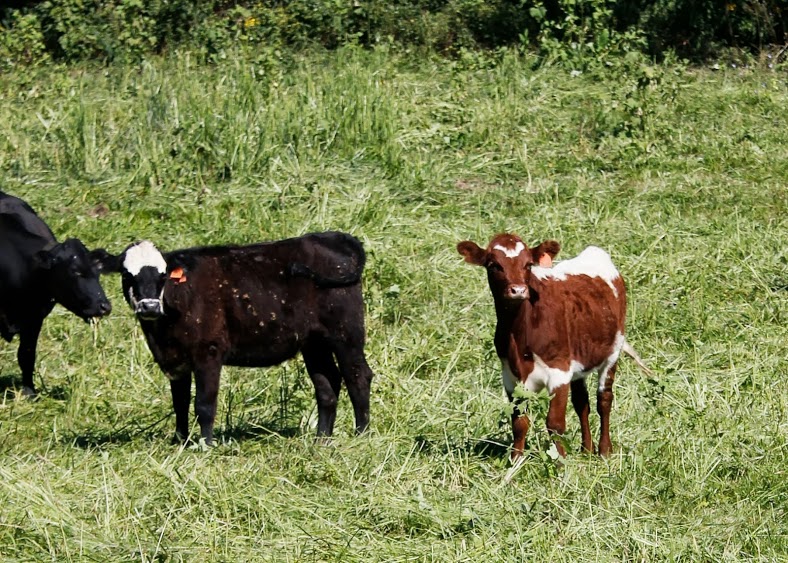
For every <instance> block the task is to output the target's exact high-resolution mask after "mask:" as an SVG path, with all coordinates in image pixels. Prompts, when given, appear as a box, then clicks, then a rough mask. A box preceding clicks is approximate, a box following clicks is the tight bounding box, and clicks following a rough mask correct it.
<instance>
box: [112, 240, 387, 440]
mask: <svg viewBox="0 0 788 563" xmlns="http://www.w3.org/2000/svg"><path fill="white" fill-rule="evenodd" d="M365 259H366V258H365V253H364V249H363V247H362V245H361V243H360V242H359V241H358V240H357V239H356V238H355V237H352V236H351V235H348V234H345V233H339V232H326V233H314V234H309V235H305V236H302V237H297V238H291V239H287V240H281V241H276V242H268V243H261V244H253V245H249V246H209V247H201V248H191V249H186V250H176V251H173V252H168V253H166V254H162V253H160V252H159V251H158V250H157V249H156V247H155V246H154V245H153V243H151V242H149V241H143V242H139V243H136V244H133V245H131V246H129V247H128V248H126V250H125V251H124V252H123V253H122V254H120V255H119V256H111V255H107V256H106V258H105V260H104V262H103V270H104V271H105V272H111V271H116V272H120V274H121V276H122V283H123V295H124V296H125V298H126V301H127V302H128V303H129V305H131V307H132V309H133V310H134V313H135V315H136V316H137V319H138V320H139V322H140V326H141V327H142V330H143V333H144V334H145V338H146V340H147V342H148V347H149V348H150V350H151V352H152V353H153V357H154V359H155V360H156V363H157V364H158V365H159V367H161V369H162V370H163V371H164V373H165V374H166V375H167V377H169V379H170V389H171V392H172V402H173V407H174V410H175V427H176V437H177V439H180V440H185V439H186V438H187V437H188V435H189V402H190V400H191V380H192V374H194V380H195V388H196V396H195V402H194V410H195V412H196V414H197V421H198V422H199V424H200V429H201V434H202V438H204V440H205V442H206V443H208V444H210V443H211V442H212V440H213V424H214V418H215V416H216V400H217V394H218V390H219V377H220V373H221V369H222V366H223V365H231V366H242V367H266V366H272V365H275V364H279V363H281V362H283V361H284V360H287V359H289V358H292V357H293V356H295V355H296V354H297V353H298V352H301V354H302V356H303V357H304V362H305V363H306V368H307V372H308V373H309V376H310V378H311V379H312V382H313V384H314V386H315V397H316V399H317V406H318V428H317V432H318V435H325V436H330V435H331V434H332V432H333V429H334V420H335V418H336V407H337V398H338V396H339V392H340V387H341V385H342V381H344V382H345V385H346V387H347V389H348V394H349V395H350V400H351V403H352V404H353V410H354V413H355V419H356V431H357V432H362V431H364V430H365V429H366V427H367V425H368V423H369V392H370V383H371V380H372V371H371V370H370V368H369V365H368V364H367V360H366V357H365V354H364V341H365V332H364V301H363V297H362V294H361V274H362V271H363V269H364V263H365Z"/></svg>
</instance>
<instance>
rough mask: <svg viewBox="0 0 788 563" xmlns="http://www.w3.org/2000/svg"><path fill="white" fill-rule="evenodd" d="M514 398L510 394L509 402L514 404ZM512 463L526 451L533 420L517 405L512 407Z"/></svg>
mask: <svg viewBox="0 0 788 563" xmlns="http://www.w3.org/2000/svg"><path fill="white" fill-rule="evenodd" d="M513 399H514V397H512V395H511V394H509V402H512V401H513ZM512 408H513V410H512V440H513V443H512V455H511V457H512V461H514V460H515V459H517V458H518V457H520V456H521V455H523V450H524V449H525V437H526V436H527V435H528V428H529V427H530V426H531V420H530V419H529V418H528V415H527V414H525V413H524V412H522V411H520V409H519V407H518V406H517V404H513V405H512Z"/></svg>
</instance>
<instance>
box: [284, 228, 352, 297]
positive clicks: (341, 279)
mask: <svg viewBox="0 0 788 563" xmlns="http://www.w3.org/2000/svg"><path fill="white" fill-rule="evenodd" d="M332 234H334V233H332ZM337 234H339V233H337ZM322 242H325V243H326V245H327V246H331V247H333V248H331V250H334V251H335V252H337V253H339V254H341V255H342V259H341V260H340V261H339V263H338V264H337V274H336V275H324V274H322V273H320V272H317V271H316V270H314V269H313V268H310V267H309V266H307V265H306V264H304V263H303V262H291V263H290V265H289V266H288V274H290V276H293V277H302V278H309V279H310V280H312V281H314V282H315V285H317V286H318V287H321V288H332V287H346V286H349V285H354V284H357V283H358V282H359V281H361V274H362V272H363V271H364V265H365V264H366V261H367V254H366V252H364V247H363V246H362V244H361V241H360V240H358V239H357V238H356V237H354V236H351V235H348V234H345V233H341V236H339V237H336V238H333V239H331V240H330V242H329V240H324V241H322Z"/></svg>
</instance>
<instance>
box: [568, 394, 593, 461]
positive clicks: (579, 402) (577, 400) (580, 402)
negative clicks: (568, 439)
mask: <svg viewBox="0 0 788 563" xmlns="http://www.w3.org/2000/svg"><path fill="white" fill-rule="evenodd" d="M570 387H571V390H572V406H573V407H574V408H575V412H576V413H577V417H578V418H579V419H580V434H581V436H582V440H583V445H582V447H583V451H585V452H593V451H594V442H593V440H592V438H591V426H590V425H589V423H588V414H589V411H590V410H591V409H590V406H589V402H588V389H587V388H586V380H585V379H576V380H574V381H573V382H572V383H571V384H570Z"/></svg>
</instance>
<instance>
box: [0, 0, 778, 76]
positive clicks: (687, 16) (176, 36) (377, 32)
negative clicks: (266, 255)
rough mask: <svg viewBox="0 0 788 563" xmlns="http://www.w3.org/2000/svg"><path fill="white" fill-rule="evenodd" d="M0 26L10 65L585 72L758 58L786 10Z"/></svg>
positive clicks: (186, 11)
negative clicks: (369, 64)
mask: <svg viewBox="0 0 788 563" xmlns="http://www.w3.org/2000/svg"><path fill="white" fill-rule="evenodd" d="M14 6H15V7H14ZM0 22H2V25H3V32H4V33H3V37H2V39H0V56H2V57H3V59H4V60H5V61H6V63H5V64H6V65H8V64H14V63H17V62H18V63H23V64H28V63H31V62H35V61H37V60H41V59H42V57H44V56H45V55H47V56H51V57H55V58H58V59H61V60H66V61H70V60H79V59H98V60H102V61H109V60H132V61H133V60H139V59H141V58H143V57H145V56H146V55H147V54H148V53H152V52H161V51H163V50H165V49H167V48H171V47H174V46H180V45H186V46H187V47H188V48H189V49H196V51H197V52H198V53H200V54H201V55H203V56H204V57H206V58H208V59H211V60H215V59H218V58H221V57H223V56H224V52H225V51H226V50H227V49H231V48H236V47H237V46H238V45H239V44H240V45H264V46H276V47H279V46H285V45H291V46H297V47H303V46H305V45H310V44H316V45H321V46H323V47H327V48H331V49H333V48H337V47H340V46H342V45H348V44H358V45H365V46H370V45H376V44H381V43H396V44H400V45H405V46H418V47H426V48H427V49H430V50H434V51H437V52H440V53H448V54H451V55H457V54H459V53H460V52H462V50H468V49H477V48H480V47H482V48H493V49H494V48H497V47H503V46H511V45H517V44H519V45H522V46H524V47H525V48H527V49H537V50H538V51H539V53H540V55H541V57H542V60H543V61H545V62H548V63H549V62H558V63H561V64H565V65H567V66H570V67H572V68H576V69H578V68H582V69H584V68H587V67H588V66H589V65H591V66H593V64H597V63H605V62H606V61H607V60H608V59H609V58H610V57H611V56H614V55H618V54H621V53H625V52H630V51H633V50H646V48H648V50H649V51H650V54H652V55H653V54H662V53H664V52H667V51H669V50H671V49H672V50H675V51H676V52H678V53H679V54H680V55H682V56H707V55H716V54H717V53H718V51H717V50H716V49H717V48H718V47H720V46H734V47H744V48H749V49H760V48H762V47H764V46H765V45H767V44H769V43H780V42H783V41H785V36H786V33H785V32H786V28H788V10H786V9H785V8H784V7H783V5H782V2H781V0H727V2H719V1H718V0H633V1H632V2H616V1H614V0H290V1H287V2H285V1H283V0H239V1H234V2H227V1H224V0H44V1H42V2H34V1H27V0H18V1H16V2H14V3H13V4H6V7H4V8H0Z"/></svg>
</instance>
